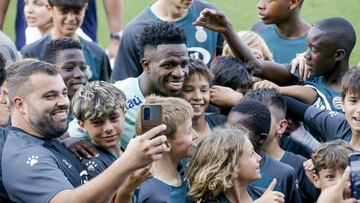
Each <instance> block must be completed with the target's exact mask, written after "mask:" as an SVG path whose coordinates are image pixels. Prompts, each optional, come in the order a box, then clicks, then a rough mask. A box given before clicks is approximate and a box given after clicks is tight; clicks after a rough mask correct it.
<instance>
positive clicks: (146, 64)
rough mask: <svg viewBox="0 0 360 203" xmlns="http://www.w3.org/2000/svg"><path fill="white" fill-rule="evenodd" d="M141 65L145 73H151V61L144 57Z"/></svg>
mask: <svg viewBox="0 0 360 203" xmlns="http://www.w3.org/2000/svg"><path fill="white" fill-rule="evenodd" d="M140 63H141V67H142V68H143V71H144V72H146V73H150V60H149V59H148V58H146V57H144V58H142V59H141V61H140Z"/></svg>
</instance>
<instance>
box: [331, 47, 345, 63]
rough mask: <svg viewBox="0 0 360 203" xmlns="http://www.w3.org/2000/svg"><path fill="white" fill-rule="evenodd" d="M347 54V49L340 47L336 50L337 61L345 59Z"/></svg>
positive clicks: (335, 58) (335, 57)
mask: <svg viewBox="0 0 360 203" xmlns="http://www.w3.org/2000/svg"><path fill="white" fill-rule="evenodd" d="M345 55H346V51H345V50H344V49H338V50H336V52H335V56H334V60H335V61H342V60H344V58H345Z"/></svg>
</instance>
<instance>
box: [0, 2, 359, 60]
mask: <svg viewBox="0 0 360 203" xmlns="http://www.w3.org/2000/svg"><path fill="white" fill-rule="evenodd" d="M96 1H97V3H98V5H97V6H98V18H99V25H103V26H102V27H101V29H98V35H99V43H100V45H101V46H102V47H106V45H107V43H108V41H109V31H108V24H107V20H106V16H105V15H104V9H103V6H102V1H101V0H96ZM124 1H125V9H124V10H125V23H127V22H128V21H129V20H131V19H132V18H133V17H134V16H135V15H136V14H137V13H139V12H140V11H141V10H143V9H144V8H145V7H146V6H148V5H150V4H151V3H152V2H154V1H155V0H124ZM207 1H208V2H212V3H215V4H216V5H217V6H218V7H219V8H220V9H221V10H223V11H224V12H225V13H226V15H227V16H228V18H229V19H230V20H231V22H232V23H233V24H234V26H235V27H236V29H237V30H249V29H250V28H251V26H252V25H253V24H254V23H255V22H256V21H257V20H258V18H257V9H256V4H257V2H258V0H207ZM15 4H16V0H12V1H11V3H10V8H9V10H8V14H7V16H6V22H5V25H4V32H5V33H6V34H8V35H9V36H10V37H12V38H14V36H15V35H14V19H15V15H16V13H15V10H16V7H15ZM359 11H360V1H359V0H343V1H339V0H306V1H305V2H304V5H303V9H302V16H303V17H304V19H305V20H306V21H308V22H309V23H311V24H314V23H316V22H317V21H319V20H321V19H323V18H328V17H334V16H339V17H343V18H346V19H347V20H349V21H350V22H351V23H352V24H353V26H354V27H355V29H356V34H357V36H359V38H360V20H359ZM356 13H358V14H356ZM358 44H359V43H357V45H356V46H355V50H353V52H352V55H351V60H350V63H351V64H352V65H354V64H357V63H359V62H360V46H359V45H358Z"/></svg>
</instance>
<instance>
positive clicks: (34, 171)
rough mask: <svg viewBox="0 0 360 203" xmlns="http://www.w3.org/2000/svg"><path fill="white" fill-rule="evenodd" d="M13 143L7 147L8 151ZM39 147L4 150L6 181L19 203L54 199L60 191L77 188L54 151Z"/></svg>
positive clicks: (3, 163)
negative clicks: (55, 156) (54, 154)
mask: <svg viewBox="0 0 360 203" xmlns="http://www.w3.org/2000/svg"><path fill="white" fill-rule="evenodd" d="M9 147H13V146H5V147H4V150H7V149H9ZM40 147H41V146H39V147H25V148H18V149H20V150H16V151H14V150H12V151H13V153H4V155H3V159H2V172H3V183H4V186H5V189H6V191H7V192H8V194H9V197H10V199H11V200H12V201H15V202H50V201H51V199H52V198H53V197H54V196H55V195H56V194H57V193H59V192H61V191H63V190H66V189H73V186H72V185H71V183H70V182H69V181H68V179H67V178H66V176H65V175H64V173H63V172H62V171H61V170H60V168H59V166H58V164H57V162H56V160H55V158H54V157H53V155H52V153H51V152H50V151H48V150H46V149H41V148H40Z"/></svg>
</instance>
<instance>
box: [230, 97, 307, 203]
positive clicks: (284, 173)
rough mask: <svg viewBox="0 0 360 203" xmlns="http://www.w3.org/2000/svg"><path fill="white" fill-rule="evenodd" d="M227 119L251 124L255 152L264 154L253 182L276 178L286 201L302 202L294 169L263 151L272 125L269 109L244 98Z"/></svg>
mask: <svg viewBox="0 0 360 203" xmlns="http://www.w3.org/2000/svg"><path fill="white" fill-rule="evenodd" d="M227 122H228V123H229V124H230V125H233V126H237V125H241V126H244V127H246V128H248V129H249V130H250V131H251V132H252V133H250V136H249V138H250V141H251V142H252V144H253V145H254V149H255V152H256V153H258V154H259V155H260V156H261V157H262V160H261V162H260V173H261V179H260V180H257V181H255V182H254V183H252V185H253V186H257V187H261V188H267V187H268V186H269V185H270V183H271V181H272V180H273V179H274V178H276V180H277V185H276V187H275V190H276V191H280V192H282V193H283V194H284V195H285V202H286V203H297V202H298V203H299V202H301V200H300V194H299V190H298V180H297V176H296V173H295V170H294V169H293V168H292V167H291V166H289V165H287V164H284V163H281V162H279V161H276V160H275V159H273V158H271V157H270V156H268V155H266V153H265V151H264V144H265V143H266V140H267V138H268V134H269V131H270V126H271V114H270V111H269V109H268V108H267V107H266V106H265V105H264V104H262V103H260V102H258V101H256V100H251V99H246V100H242V101H240V103H238V104H237V105H235V106H234V107H233V108H232V109H231V111H230V113H229V116H228V120H227Z"/></svg>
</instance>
